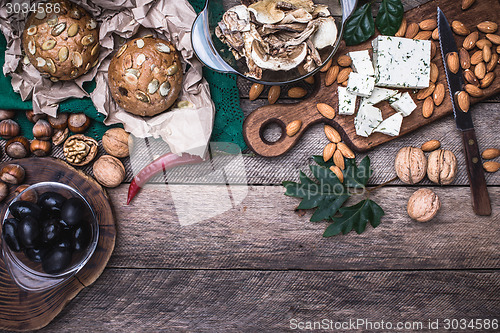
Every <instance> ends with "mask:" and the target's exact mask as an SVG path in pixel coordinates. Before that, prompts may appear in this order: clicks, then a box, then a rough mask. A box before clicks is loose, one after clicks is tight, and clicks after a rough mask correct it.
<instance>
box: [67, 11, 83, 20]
mask: <svg viewBox="0 0 500 333" xmlns="http://www.w3.org/2000/svg"><path fill="white" fill-rule="evenodd" d="M69 16H70V17H71V18H74V19H75V20H79V19H81V18H82V13H80V11H79V10H78V9H76V8H75V9H72V10H70V12H69Z"/></svg>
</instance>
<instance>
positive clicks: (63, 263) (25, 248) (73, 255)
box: [2, 182, 99, 291]
mask: <svg viewBox="0 0 500 333" xmlns="http://www.w3.org/2000/svg"><path fill="white" fill-rule="evenodd" d="M98 239H99V225H98V221H97V217H96V214H95V212H94V210H93V209H92V207H91V205H90V204H89V202H88V201H87V200H86V199H85V197H84V196H83V195H82V194H80V193H79V192H78V191H77V190H75V189H74V188H72V187H71V186H68V185H65V184H62V183H57V182H41V183H37V184H34V185H31V186H29V187H28V188H26V189H25V190H24V191H22V192H21V193H19V195H17V197H15V198H14V199H13V200H12V201H11V202H10V204H9V206H8V207H7V209H6V211H5V213H4V215H3V220H2V254H3V258H4V261H5V264H6V266H7V269H8V271H9V273H10V275H11V277H12V278H13V280H14V282H16V284H17V285H18V286H19V287H21V288H22V289H24V290H27V291H43V290H47V289H50V288H53V287H55V286H57V285H59V284H61V283H63V282H64V281H66V280H68V279H69V278H70V277H72V276H74V275H75V274H76V273H77V272H78V271H79V270H80V269H81V268H82V267H83V266H84V265H85V264H86V263H87V262H88V261H89V259H90V258H91V257H92V254H93V253H94V251H95V249H96V247H97V242H98Z"/></svg>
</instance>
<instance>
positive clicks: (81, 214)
mask: <svg viewBox="0 0 500 333" xmlns="http://www.w3.org/2000/svg"><path fill="white" fill-rule="evenodd" d="M86 212H87V207H86V205H85V203H84V202H83V201H82V200H81V199H79V198H71V199H68V200H66V202H65V203H64V205H63V206H62V208H61V219H63V220H64V222H66V223H67V224H68V225H69V226H71V227H73V226H75V225H78V224H80V223H81V222H83V220H84V219H85V217H86Z"/></svg>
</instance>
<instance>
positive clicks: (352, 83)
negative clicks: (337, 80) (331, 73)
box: [347, 73, 375, 97]
mask: <svg viewBox="0 0 500 333" xmlns="http://www.w3.org/2000/svg"><path fill="white" fill-rule="evenodd" d="M373 88H375V78H374V77H373V76H369V75H364V74H359V73H351V74H349V81H348V82H347V90H348V91H349V92H350V93H351V94H354V95H356V96H361V97H369V96H370V95H371V94H372V91H373Z"/></svg>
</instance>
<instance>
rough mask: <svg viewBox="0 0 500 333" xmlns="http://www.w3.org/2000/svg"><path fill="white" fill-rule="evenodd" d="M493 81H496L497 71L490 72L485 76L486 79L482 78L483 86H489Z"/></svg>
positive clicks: (484, 87) (483, 87)
mask: <svg viewBox="0 0 500 333" xmlns="http://www.w3.org/2000/svg"><path fill="white" fill-rule="evenodd" d="M493 81H495V72H489V73H488V74H486V75H485V76H484V79H482V80H481V88H482V89H486V88H488V87H489V86H491V84H492V83H493Z"/></svg>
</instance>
